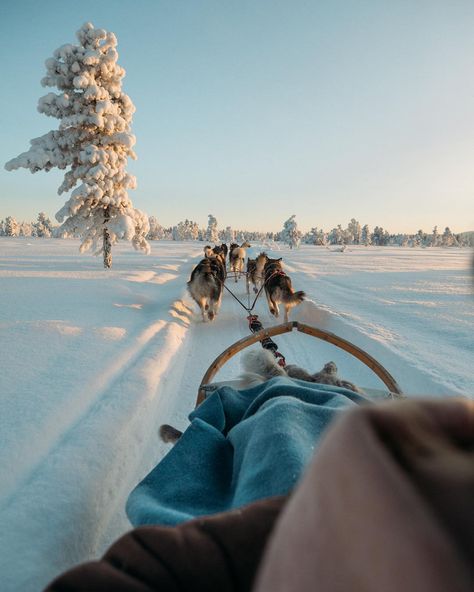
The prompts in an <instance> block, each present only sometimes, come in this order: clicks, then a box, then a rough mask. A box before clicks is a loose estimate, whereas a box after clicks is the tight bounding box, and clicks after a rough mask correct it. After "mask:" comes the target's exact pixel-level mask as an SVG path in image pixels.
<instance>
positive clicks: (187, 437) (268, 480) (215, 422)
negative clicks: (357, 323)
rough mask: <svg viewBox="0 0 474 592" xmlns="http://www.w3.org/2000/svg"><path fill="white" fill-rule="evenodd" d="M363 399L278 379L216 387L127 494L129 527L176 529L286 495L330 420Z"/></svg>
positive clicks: (344, 391)
mask: <svg viewBox="0 0 474 592" xmlns="http://www.w3.org/2000/svg"><path fill="white" fill-rule="evenodd" d="M363 402H367V399H365V398H364V397H363V396H361V395H359V394H357V393H354V392H353V391H350V390H347V389H343V388H338V387H334V386H328V385H320V384H315V383H309V382H304V381H300V380H292V379H289V378H281V377H279V378H274V379H272V380H269V381H267V382H264V383H262V384H259V385H257V386H255V387H253V388H250V389H248V390H244V391H236V390H234V389H232V388H230V387H222V388H220V389H218V391H216V392H214V393H213V394H212V395H210V397H209V398H208V399H207V400H206V401H204V403H202V404H201V405H200V406H199V407H198V408H197V409H196V410H195V411H193V413H191V415H190V421H191V424H190V426H189V427H188V429H187V430H186V431H185V432H184V434H183V435H182V436H181V438H180V439H179V440H178V442H177V443H176V444H175V446H174V447H173V448H172V449H171V450H170V452H169V453H168V454H167V455H166V456H165V458H164V459H163V460H162V461H161V462H160V463H159V464H158V465H157V466H156V467H155V468H154V469H153V470H152V471H151V472H150V473H149V474H148V475H147V476H146V477H145V478H144V479H143V481H141V482H140V483H139V484H138V485H137V487H136V488H135V489H134V490H133V491H132V493H131V495H130V497H129V499H128V502H127V514H128V516H129V518H130V521H131V523H132V524H133V525H134V526H140V525H145V524H161V525H176V524H179V523H181V522H184V521H186V520H190V519H192V518H195V517H198V516H203V515H209V514H215V513H217V512H223V511H226V510H229V509H234V508H238V507H241V506H244V505H245V504H248V503H251V502H253V501H256V500H259V499H263V498H267V497H271V496H274V495H286V494H287V493H288V492H289V491H291V490H292V489H293V487H294V486H295V484H296V483H297V482H298V480H299V479H300V477H301V474H302V472H303V471H304V469H305V467H306V465H307V463H308V461H309V460H310V458H311V457H312V455H313V454H314V452H315V450H316V449H317V446H318V443H319V441H320V438H321V435H322V434H323V432H324V431H325V429H326V428H327V427H328V426H329V424H330V423H331V422H332V420H333V419H334V418H335V417H336V416H337V415H339V414H340V413H341V411H343V410H345V409H347V408H350V407H353V406H356V405H357V404H360V403H363Z"/></svg>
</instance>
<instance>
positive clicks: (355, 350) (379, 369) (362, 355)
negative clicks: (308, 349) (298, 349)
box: [196, 321, 403, 406]
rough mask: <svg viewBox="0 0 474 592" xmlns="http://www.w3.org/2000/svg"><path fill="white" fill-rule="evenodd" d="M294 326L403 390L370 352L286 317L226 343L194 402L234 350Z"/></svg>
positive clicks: (396, 389) (397, 391)
mask: <svg viewBox="0 0 474 592" xmlns="http://www.w3.org/2000/svg"><path fill="white" fill-rule="evenodd" d="M294 329H296V330H298V331H299V332H301V333H305V334H306V335H311V336H312V337H315V338H316V339H321V340H322V341H327V342H328V343H332V344H333V345H335V346H336V347H339V348H340V349H343V350H344V351H346V352H347V353H349V354H351V355H352V356H354V357H355V358H357V359H358V360H360V361H361V362H362V363H363V364H365V365H366V366H367V367H368V368H370V369H371V370H372V371H373V372H374V373H375V374H376V375H377V376H378V377H379V378H380V380H381V381H382V382H383V383H384V384H385V386H386V387H387V388H388V390H389V391H390V392H391V393H394V394H395V395H399V396H402V395H403V393H402V391H401V389H400V387H399V386H398V384H397V381H396V380H395V379H394V378H393V376H392V375H391V374H390V372H388V370H386V369H385V368H384V367H383V366H382V364H380V363H379V362H377V360H376V359H375V358H373V357H372V356H371V355H370V354H368V353H366V352H365V351H364V350H362V349H361V348H360V347H357V345H354V344H353V343H351V342H350V341H347V340H346V339H343V338H342V337H338V336H337V335H335V334H334V333H330V332H329V331H324V330H323V329H317V328H316V327H311V326H310V325H306V324H304V323H300V322H299V321H290V322H288V323H283V324H281V325H277V326H275V327H271V328H270V329H262V330H261V331H258V333H254V334H253V335H249V336H248V337H244V338H243V339H239V341H236V342H235V343H233V344H232V345H230V346H229V347H228V348H227V349H226V350H224V351H223V352H222V353H221V354H220V355H219V356H217V358H216V359H215V360H214V361H213V362H212V364H211V365H210V366H209V368H208V369H207V372H206V373H205V374H204V376H203V379H202V380H201V384H200V385H199V390H198V396H197V400H196V406H197V405H199V404H200V403H202V402H203V401H204V399H205V398H206V389H205V386H206V385H208V384H209V383H210V382H211V380H212V379H213V378H214V376H215V375H216V373H217V372H218V371H219V370H220V368H222V366H224V364H226V363H227V362H228V361H229V360H230V359H231V358H232V357H234V356H235V354H238V353H239V352H240V351H242V350H243V349H245V348H246V347H249V346H250V345H253V344H254V343H257V342H258V341H261V340H262V339H265V338H266V337H274V336H275V335H281V334H282V333H290V332H291V331H293V330H294Z"/></svg>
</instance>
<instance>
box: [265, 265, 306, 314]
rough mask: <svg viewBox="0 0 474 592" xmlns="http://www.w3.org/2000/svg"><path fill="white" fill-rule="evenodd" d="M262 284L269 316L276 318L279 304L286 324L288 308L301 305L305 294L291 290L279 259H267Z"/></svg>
mask: <svg viewBox="0 0 474 592" xmlns="http://www.w3.org/2000/svg"><path fill="white" fill-rule="evenodd" d="M264 282H265V294H266V296H267V301H268V307H269V309H270V312H271V314H272V315H273V316H275V317H278V315H279V314H280V311H279V309H278V303H279V302H281V303H282V304H283V305H284V307H285V323H287V322H288V312H289V310H290V308H292V307H293V306H297V305H298V304H301V303H302V302H303V300H304V299H305V297H306V294H305V293H304V292H303V291H301V290H300V291H299V292H295V291H294V290H293V287H292V285H291V279H290V278H289V276H287V275H286V273H285V272H284V271H283V266H282V264H281V257H280V258H279V259H269V258H268V257H267V260H266V263H265V267H264Z"/></svg>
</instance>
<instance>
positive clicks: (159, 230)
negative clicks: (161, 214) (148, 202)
mask: <svg viewBox="0 0 474 592" xmlns="http://www.w3.org/2000/svg"><path fill="white" fill-rule="evenodd" d="M148 223H149V226H150V230H149V231H148V234H147V238H148V239H150V240H160V239H162V238H164V236H165V232H164V229H163V226H161V224H160V223H159V222H158V220H157V219H156V218H155V216H150V217H149V218H148Z"/></svg>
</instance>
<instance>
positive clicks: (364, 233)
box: [360, 224, 372, 247]
mask: <svg viewBox="0 0 474 592" xmlns="http://www.w3.org/2000/svg"><path fill="white" fill-rule="evenodd" d="M360 242H361V243H362V244H363V245H364V246H366V247H368V246H369V245H371V244H372V241H371V239H370V230H369V226H368V225H367V224H364V226H363V227H362V230H361V233H360Z"/></svg>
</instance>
